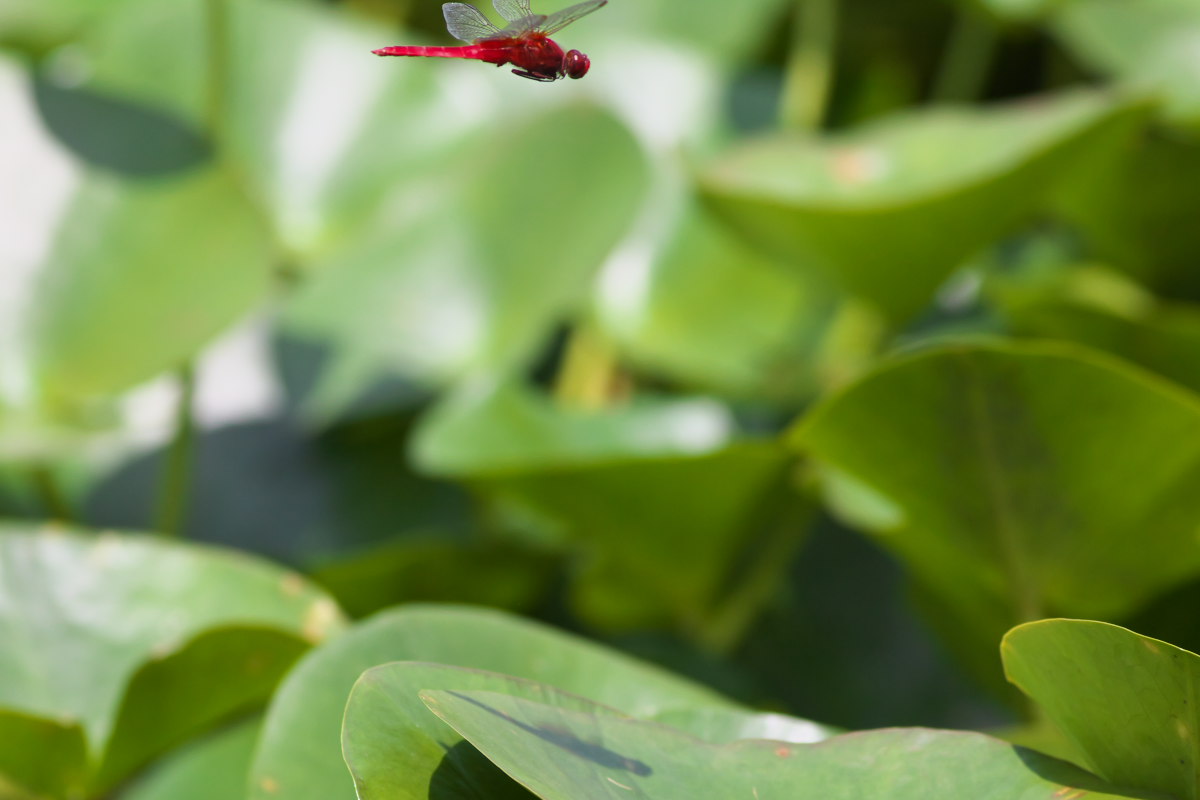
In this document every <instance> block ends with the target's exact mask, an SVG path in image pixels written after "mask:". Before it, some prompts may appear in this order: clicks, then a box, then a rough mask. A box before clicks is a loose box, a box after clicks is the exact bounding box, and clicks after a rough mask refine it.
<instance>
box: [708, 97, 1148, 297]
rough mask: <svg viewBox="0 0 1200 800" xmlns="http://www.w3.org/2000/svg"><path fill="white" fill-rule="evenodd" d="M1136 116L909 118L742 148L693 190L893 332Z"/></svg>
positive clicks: (1078, 110)
mask: <svg viewBox="0 0 1200 800" xmlns="http://www.w3.org/2000/svg"><path fill="white" fill-rule="evenodd" d="M1143 114H1144V108H1142V107H1141V106H1136V105H1130V104H1128V103H1117V102H1114V100H1113V99H1112V98H1110V97H1108V96H1106V95H1103V94H1092V93H1079V92H1077V93H1072V94H1065V95H1061V96H1057V97H1047V98H1043V99H1041V100H1040V101H1037V102H1029V101H1027V102H1026V103H1024V104H1022V105H1009V106H1005V107H997V108H990V109H985V110H962V109H935V110H930V111H924V112H921V113H910V114H908V115H906V116H902V117H896V118H893V119H889V120H885V121H883V122H880V123H876V124H874V125H871V126H868V127H866V128H863V129H860V130H856V131H853V132H851V133H849V134H844V135H840V136H838V137H837V138H834V139H830V140H815V139H806V138H800V137H795V136H793V137H782V136H780V137H776V138H772V139H764V140H760V141H757V142H752V143H750V144H748V145H745V146H743V147H742V148H740V149H738V150H735V151H734V152H732V153H730V154H729V155H727V156H725V157H723V158H722V159H720V160H719V161H718V162H717V163H716V164H714V165H713V166H712V167H711V168H709V169H708V170H707V171H706V172H705V173H704V175H703V179H702V181H703V183H702V185H703V189H704V191H705V196H706V197H707V199H708V201H709V202H710V203H711V204H712V206H713V207H714V208H715V209H716V210H717V211H718V212H719V213H720V214H721V215H722V216H723V217H724V218H725V219H726V220H727V221H728V222H729V223H730V224H731V225H732V226H733V227H735V228H736V229H738V230H740V231H741V232H742V233H743V234H744V235H745V236H747V237H748V238H749V239H751V240H752V241H755V242H757V243H759V244H760V245H761V246H763V247H766V248H769V249H771V250H773V251H775V252H778V253H781V254H783V255H785V256H787V257H789V258H791V259H794V260H797V259H798V260H800V261H803V262H809V261H813V260H814V259H815V260H816V261H817V262H818V263H819V264H820V265H821V266H823V267H824V268H826V270H827V271H828V273H829V275H830V277H831V278H832V279H833V280H834V281H835V282H837V283H838V284H839V285H840V286H841V287H842V288H844V289H845V290H847V291H849V292H850V293H852V294H854V295H857V296H860V297H863V298H865V299H866V300H869V301H870V302H872V303H874V304H875V305H877V306H878V307H879V308H880V309H881V310H883V311H885V312H886V313H887V314H888V315H889V316H891V317H892V318H894V319H897V320H904V319H906V318H908V317H909V316H911V315H912V314H914V313H915V312H917V311H918V310H919V309H921V308H922V307H923V306H924V305H926V304H927V303H928V302H929V300H930V298H931V296H932V294H933V292H934V290H935V289H936V288H937V287H938V286H939V285H940V284H941V283H942V282H943V281H944V280H945V279H946V278H947V277H949V275H950V274H951V272H952V271H953V270H954V269H955V268H956V267H958V266H959V265H960V264H961V263H962V262H963V261H964V260H965V259H966V258H967V257H969V256H971V255H972V254H974V253H975V252H976V251H977V250H978V249H980V248H982V247H983V246H984V245H986V244H987V243H989V242H991V241H993V240H994V239H996V238H997V237H999V236H1001V235H1002V234H1004V233H1006V232H1007V231H1008V230H1010V229H1011V228H1012V227H1013V226H1014V225H1016V224H1017V223H1018V222H1020V221H1021V220H1023V219H1024V218H1025V217H1027V216H1028V215H1029V214H1031V213H1032V212H1033V211H1034V210H1035V209H1036V208H1038V206H1039V205H1040V204H1041V203H1042V202H1044V199H1045V197H1046V193H1047V191H1048V190H1049V189H1050V188H1051V187H1052V186H1053V185H1054V183H1055V181H1056V180H1057V179H1059V178H1060V177H1061V176H1062V175H1063V174H1064V173H1065V171H1066V170H1067V169H1068V168H1069V167H1070V166H1071V165H1072V162H1073V160H1074V159H1075V158H1077V157H1079V156H1080V155H1082V154H1084V153H1088V152H1091V150H1092V148H1095V147H1099V146H1101V145H1103V144H1106V143H1108V142H1110V140H1111V141H1112V142H1119V141H1120V140H1121V138H1122V137H1123V136H1124V134H1125V133H1127V131H1128V129H1129V126H1130V125H1131V124H1134V123H1135V122H1136V121H1137V120H1138V119H1139V118H1140V117H1141V116H1142V115H1143ZM932 231H936V233H931V232H932Z"/></svg>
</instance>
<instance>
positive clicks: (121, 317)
mask: <svg viewBox="0 0 1200 800" xmlns="http://www.w3.org/2000/svg"><path fill="white" fill-rule="evenodd" d="M56 237H57V239H56V242H57V244H56V247H55V248H54V251H53V252H52V253H50V254H48V263H47V267H46V270H45V274H44V278H43V282H42V284H41V285H40V287H39V292H38V296H37V297H36V298H35V302H36V303H37V306H36V307H37V309H38V318H37V320H36V322H35V329H34V333H35V337H36V339H35V343H34V348H35V369H36V371H37V374H38V376H39V378H40V379H41V382H42V385H43V386H44V387H45V390H46V392H47V393H48V394H49V396H50V397H51V398H59V397H67V398H74V397H81V396H82V397H86V396H88V395H92V394H107V393H113V392H118V391H121V390H124V389H127V388H129V387H131V386H133V385H134V384H137V383H139V382H141V381H144V380H146V379H148V378H152V377H154V376H155V375H157V374H159V373H160V372H163V371H164V370H167V369H170V368H172V367H174V366H176V365H179V364H182V363H183V362H184V361H186V360H187V359H188V358H189V357H190V356H192V355H193V354H194V353H195V352H196V351H197V350H199V349H200V348H201V347H202V346H203V345H204V344H206V343H207V342H208V341H209V340H210V339H212V338H213V337H214V336H215V335H216V334H217V333H219V332H220V331H221V330H222V329H224V328H225V327H227V326H228V325H230V324H231V323H233V322H234V321H235V320H237V319H238V318H239V317H241V316H242V315H243V314H245V313H246V312H247V311H248V310H249V309H250V308H251V307H252V306H253V305H254V304H255V303H256V302H257V301H259V300H260V299H261V298H262V297H263V295H264V294H265V292H266V288H267V279H268V274H269V267H270V255H269V248H268V245H267V241H266V240H265V238H264V237H263V234H262V231H261V230H260V229H259V227H258V225H257V224H256V222H255V215H254V211H253V209H252V208H251V207H250V206H249V205H248V204H247V203H246V201H245V200H244V199H243V198H242V196H241V195H240V193H239V192H238V191H237V189H236V188H235V186H234V184H233V183H232V182H230V181H229V180H228V179H227V178H225V177H224V176H222V175H220V174H216V173H203V174H200V175H197V176H194V177H189V178H184V179H179V180H171V181H156V182H142V183H127V182H121V181H118V180H115V179H112V178H106V177H102V176H100V175H98V174H97V175H93V176H91V177H90V178H89V179H88V180H87V181H86V182H85V183H84V184H83V185H82V186H81V187H80V189H79V191H78V193H77V195H76V196H75V198H74V201H73V203H72V207H71V210H70V211H69V212H68V214H67V216H66V218H65V219H64V220H63V221H62V223H61V224H60V225H59V226H58V229H57V232H56Z"/></svg>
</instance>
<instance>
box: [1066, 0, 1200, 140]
mask: <svg viewBox="0 0 1200 800" xmlns="http://www.w3.org/2000/svg"><path fill="white" fill-rule="evenodd" d="M1052 24H1053V28H1054V31H1055V33H1056V34H1057V35H1058V38H1059V39H1061V40H1062V41H1063V43H1064V44H1066V45H1067V47H1068V48H1069V49H1070V50H1072V51H1073V52H1074V53H1075V55H1076V56H1077V57H1078V58H1080V59H1081V60H1083V61H1084V62H1085V63H1086V64H1087V65H1088V66H1090V67H1092V68H1094V69H1097V70H1100V71H1102V72H1104V73H1107V74H1109V75H1112V76H1114V77H1116V78H1119V79H1120V80H1122V81H1125V82H1127V83H1129V84H1132V85H1133V86H1135V87H1138V88H1141V89H1146V90H1150V91H1153V92H1155V93H1157V94H1158V95H1159V96H1160V97H1161V98H1162V100H1163V114H1164V116H1165V117H1166V118H1167V120H1168V121H1170V122H1173V123H1175V124H1179V125H1184V126H1187V127H1188V128H1190V129H1192V130H1196V129H1197V128H1200V89H1198V88H1197V87H1198V86H1200V63H1197V59H1196V55H1195V53H1196V42H1197V37H1200V3H1196V2H1195V0H1139V2H1137V3H1130V2H1127V0H1071V2H1068V3H1064V4H1063V5H1062V7H1061V9H1060V10H1059V11H1058V13H1057V14H1055V16H1054V18H1053V21H1052Z"/></svg>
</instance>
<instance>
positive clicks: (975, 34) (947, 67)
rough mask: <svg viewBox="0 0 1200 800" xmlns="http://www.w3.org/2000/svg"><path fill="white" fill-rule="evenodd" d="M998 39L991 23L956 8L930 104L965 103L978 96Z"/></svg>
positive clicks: (981, 94)
mask: <svg viewBox="0 0 1200 800" xmlns="http://www.w3.org/2000/svg"><path fill="white" fill-rule="evenodd" d="M999 40H1000V37H999V32H998V30H997V28H996V25H995V23H993V22H992V20H990V19H988V18H987V17H986V16H985V15H983V14H981V13H979V12H977V11H972V10H971V9H969V8H962V9H960V10H959V12H958V16H957V19H956V20H955V23H954V29H953V30H952V31H951V32H950V40H949V42H947V44H946V52H945V54H944V55H943V56H942V64H941V67H940V68H939V70H938V74H937V78H936V80H935V81H934V85H933V92H932V99H933V101H934V102H936V103H967V102H970V101H972V100H978V99H979V98H980V97H982V96H983V94H984V91H985V90H986V88H987V79H988V74H989V73H990V71H991V66H992V61H993V60H994V59H995V56H996V47H997V44H998V43H999Z"/></svg>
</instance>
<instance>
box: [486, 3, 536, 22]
mask: <svg viewBox="0 0 1200 800" xmlns="http://www.w3.org/2000/svg"><path fill="white" fill-rule="evenodd" d="M492 5H494V6H495V7H496V13H498V14H499V15H500V16H502V17H504V18H505V19H506V20H508V21H509V22H517V21H519V20H523V19H525V18H526V17H532V16H533V9H531V8H530V7H529V0H492Z"/></svg>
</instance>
